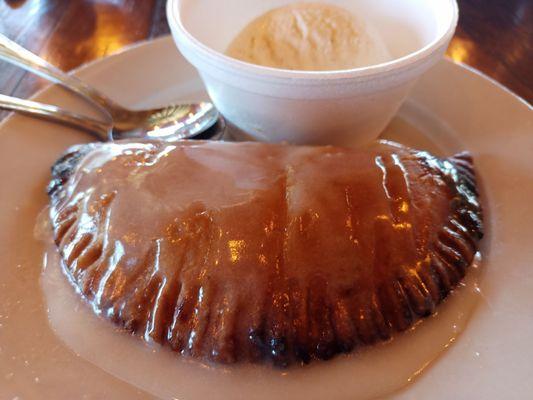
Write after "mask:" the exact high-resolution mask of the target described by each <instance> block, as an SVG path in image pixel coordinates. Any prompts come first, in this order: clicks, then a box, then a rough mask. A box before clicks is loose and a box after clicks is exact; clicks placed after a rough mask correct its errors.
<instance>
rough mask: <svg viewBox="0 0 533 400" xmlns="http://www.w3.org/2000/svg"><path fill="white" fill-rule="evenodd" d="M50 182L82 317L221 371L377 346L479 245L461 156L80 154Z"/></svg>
mask: <svg viewBox="0 0 533 400" xmlns="http://www.w3.org/2000/svg"><path fill="white" fill-rule="evenodd" d="M54 178H55V179H54V181H53V182H52V184H51V186H50V193H51V197H52V208H51V219H52V222H53V225H54V233H55V240H56V243H57V244H58V247H59V249H60V251H61V253H62V257H63V260H64V262H65V267H66V271H67V272H68V274H69V275H70V278H71V280H72V281H73V282H74V283H75V285H76V286H78V287H79V289H80V291H81V292H82V293H83V294H84V296H85V297H86V298H87V299H88V300H89V301H90V302H91V304H92V306H93V308H94V309H95V310H96V311H97V312H101V313H103V314H104V315H106V316H107V317H108V318H110V319H112V320H113V321H114V322H116V323H118V324H120V325H123V326H124V327H125V328H126V329H128V330H131V331H133V332H137V333H139V334H140V335H142V336H144V337H145V339H146V340H154V341H156V342H159V343H166V344H168V345H170V347H171V348H172V349H173V350H175V351H178V352H180V353H182V354H187V355H191V356H193V357H200V358H208V359H212V360H215V361H220V362H236V361H253V362H257V361H259V360H263V359H270V360H272V361H274V362H275V363H277V364H280V365H287V364H289V363H291V362H293V361H296V360H298V361H303V362H308V361H309V360H310V359H312V358H323V359H326V358H330V357H331V356H333V355H335V354H337V353H339V352H349V351H351V350H352V349H354V348H356V347H359V346H362V345H367V344H371V343H375V342H377V341H382V340H387V339H389V338H390V337H391V335H392V334H393V333H394V332H395V331H402V330H405V329H407V328H408V327H410V326H412V324H413V323H414V322H415V321H416V320H417V319H419V318H420V317H424V316H427V315H430V314H431V313H432V312H433V311H434V309H435V306H436V304H438V303H439V302H440V301H441V300H442V299H443V298H445V297H446V296H447V294H448V293H449V292H450V290H452V289H453V288H454V287H455V286H456V285H457V284H458V282H459V281H460V280H461V278H462V277H463V276H464V274H465V271H466V267H467V266H468V265H469V264H470V263H471V262H472V260H473V258H474V254H475V253H476V251H477V242H478V240H479V239H480V238H481V235H482V227H481V210H480V207H479V204H478V202H477V191H476V187H475V177H474V172H473V169H472V161H471V159H470V157H469V156H468V155H464V154H462V155H458V156H456V157H454V158H450V159H449V160H439V159H436V158H434V157H432V156H431V155H429V154H427V153H422V152H415V151H413V150H411V149H408V148H405V147H403V146H400V145H396V144H393V143H385V142H382V143H377V144H375V145H373V146H371V147H370V148H368V149H364V150H354V149H344V148H334V147H291V146H282V145H270V144H253V143H239V144H229V143H209V142H203V143H198V142H182V143H179V144H176V145H168V144H160V143H138V142H135V143H133V142H122V143H113V144H99V145H86V146H81V147H79V148H77V149H74V150H73V151H72V152H71V153H69V154H67V155H66V156H65V157H64V158H63V159H62V160H60V162H59V163H58V164H56V166H55V168H54Z"/></svg>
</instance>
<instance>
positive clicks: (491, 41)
mask: <svg viewBox="0 0 533 400" xmlns="http://www.w3.org/2000/svg"><path fill="white" fill-rule="evenodd" d="M431 1H436V0H431ZM458 2H459V5H460V10H461V17H460V21H459V28H458V30H457V34H456V35H455V37H454V39H453V41H452V43H451V45H450V47H449V49H448V55H449V56H450V57H451V58H453V59H454V60H457V61H461V62H463V63H466V64H468V65H471V66H472V67H474V68H477V69H479V70H480V71H482V72H484V73H485V74H487V75H489V76H490V77H492V78H494V79H495V80H497V81H499V82H500V83H502V84H504V85H505V86H507V87H509V88H510V89H511V90H512V91H514V92H515V93H517V94H518V95H519V96H521V97H523V98H524V99H525V100H527V101H528V102H529V103H533V0H458ZM165 3H166V0H112V1H111V0H0V32H1V33H3V34H5V35H7V36H8V37H10V38H11V39H13V40H15V41H16V42H18V43H19V44H21V45H23V46H25V47H26V48H28V49H30V50H31V51H33V52H35V53H37V54H39V55H41V56H42V57H43V58H45V59H47V60H48V61H50V62H51V63H53V64H55V65H57V66H59V67H60V68H62V69H64V70H70V69H72V68H76V67H77V66H79V65H81V64H83V63H86V62H88V61H91V60H94V59H96V58H99V57H104V56H106V55H108V54H111V53H113V52H116V51H117V50H119V49H121V48H122V47H124V46H127V45H129V44H132V43H135V42H137V41H140V40H144V39H151V38H155V37H158V36H161V35H165V34H167V33H168V31H169V30H168V26H167V22H166V17H165ZM45 84H46V82H45V81H43V80H42V79H40V78H38V77H36V76H34V75H32V74H28V73H25V72H24V71H22V70H21V69H19V68H16V67H13V66H10V65H7V64H4V63H0V93H3V94H9V95H13V96H18V97H29V96H31V95H32V94H33V93H34V92H35V91H37V90H38V89H39V88H41V87H42V86H43V85H45Z"/></svg>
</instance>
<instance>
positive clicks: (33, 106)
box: [0, 94, 225, 142]
mask: <svg viewBox="0 0 533 400" xmlns="http://www.w3.org/2000/svg"><path fill="white" fill-rule="evenodd" d="M0 109H4V110H10V111H17V112H20V113H23V114H27V115H30V116H32V117H37V118H41V119H45V120H48V121H52V122H57V123H60V124H63V125H69V126H73V127H75V128H78V129H82V130H84V131H86V132H89V133H90V134H92V135H93V136H95V137H96V138H97V139H98V140H101V141H104V142H105V141H108V140H109V139H110V137H111V134H112V129H113V127H112V125H111V123H110V122H102V121H99V120H96V119H94V118H90V117H86V116H83V115H80V114H76V113H74V112H72V111H67V110H64V109H62V108H61V107H57V106H53V105H49V104H43V103H39V102H36V101H31V100H23V99H19V98H16V97H11V96H6V95H3V94H0ZM224 131H225V122H224V119H223V118H222V117H220V118H219V120H218V121H217V122H216V123H215V124H214V125H213V126H211V127H210V128H208V129H206V130H204V131H203V132H201V133H200V134H197V135H196V136H195V139H211V140H219V139H221V138H222V136H223V135H224ZM134 137H135V136H134ZM137 138H138V137H137ZM144 138H155V136H148V135H146V136H144ZM166 139H168V136H167V137H166Z"/></svg>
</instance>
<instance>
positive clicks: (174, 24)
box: [166, 0, 459, 81]
mask: <svg viewBox="0 0 533 400" xmlns="http://www.w3.org/2000/svg"><path fill="white" fill-rule="evenodd" d="M181 1H182V0H168V1H167V9H166V13H167V19H168V22H169V25H170V28H171V30H172V31H174V29H173V28H175V29H176V30H177V33H178V34H181V36H182V38H183V39H185V41H186V42H187V43H186V44H188V45H189V47H192V48H193V49H195V50H196V51H197V53H198V55H199V56H200V57H201V58H202V59H204V61H206V62H207V63H209V64H211V65H212V66H213V67H215V68H217V69H223V70H226V71H231V72H235V70H236V69H238V70H239V73H244V74H245V75H248V76H253V77H254V78H256V79H257V78H263V79H265V80H268V79H274V80H279V79H291V80H300V81H303V80H306V79H307V80H316V79H320V80H323V79H347V78H348V79H353V78H359V77H361V78H367V77H373V76H375V75H380V74H383V73H386V72H391V71H397V70H403V69H406V68H409V67H410V66H411V65H412V64H414V63H416V62H417V61H420V60H423V59H426V58H428V57H429V56H431V55H432V54H433V53H434V52H436V51H438V50H439V49H440V48H441V47H442V46H443V45H445V44H447V43H448V41H449V40H451V38H452V36H453V34H454V33H455V30H456V28H457V22H458V20H459V6H458V5H457V0H446V1H447V3H448V5H449V6H450V7H451V8H452V15H451V18H450V20H449V21H448V27H447V29H446V30H445V31H444V32H443V33H442V34H441V35H439V36H437V37H436V38H435V39H434V40H433V41H431V42H430V43H428V44H427V45H425V46H423V47H421V48H419V49H418V50H416V51H413V52H411V53H409V54H406V55H405V56H402V57H398V58H395V59H393V60H391V61H387V62H384V63H380V64H374V65H369V66H365V67H358V68H352V69H341V70H328V71H300V70H289V69H282V68H273V67H265V66H262V65H257V64H252V63H248V62H245V61H241V60H237V59H235V58H233V57H230V56H227V55H225V54H224V53H221V52H219V51H217V50H215V49H213V48H211V47H209V46H207V45H206V44H204V43H202V42H200V40H198V39H196V37H194V36H193V35H192V34H191V33H190V32H189V31H188V30H187V29H186V28H185V26H184V25H183V22H182V19H181V12H180V11H179V3H180V2H181ZM173 34H174V32H173Z"/></svg>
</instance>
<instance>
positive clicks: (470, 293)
mask: <svg viewBox="0 0 533 400" xmlns="http://www.w3.org/2000/svg"><path fill="white" fill-rule="evenodd" d="M479 261H480V258H479V257H476V261H475V263H474V264H473V265H472V266H471V267H470V268H469V271H468V273H467V275H466V278H465V279H464V281H463V283H462V284H461V285H460V286H459V287H458V288H456V289H455V290H454V292H453V293H452V294H451V295H450V296H449V297H448V299H446V300H445V301H444V302H443V303H442V304H441V305H440V306H439V307H438V309H437V313H436V314H435V315H433V316H431V317H429V318H427V319H425V320H423V321H420V322H418V323H417V324H416V325H415V326H413V327H412V328H411V329H409V330H408V331H406V332H404V333H401V334H398V335H396V336H395V337H394V338H393V339H392V340H390V341H389V342H386V343H382V344H378V345H375V346H372V347H368V348H364V349H361V350H358V351H355V352H354V353H352V354H350V355H342V356H338V357H336V358H334V359H332V360H329V361H315V362H312V363H311V364H310V365H306V366H293V367H290V368H287V369H276V368H273V367H271V366H260V365H249V364H242V365H239V364H238V365H231V366H228V365H215V364H207V363H203V362H200V361H197V360H193V359H190V358H184V357H182V356H180V355H179V354H177V353H174V352H172V351H170V350H169V349H168V348H165V347H162V346H159V345H150V344H147V343H145V342H143V341H142V340H140V339H139V338H137V337H134V336H131V335H129V334H128V333H126V332H124V331H121V330H120V329H118V328H117V327H115V326H114V325H113V324H112V323H110V322H108V321H106V320H104V319H103V318H100V317H98V316H97V315H95V313H94V312H93V310H92V309H91V308H90V306H89V305H88V304H87V303H85V302H84V301H83V299H82V298H81V296H80V295H79V294H77V293H76V291H75V289H74V287H73V286H72V285H71V284H70V282H69V281H68V279H67V277H66V276H65V274H64V273H63V271H62V270H61V268H62V267H61V261H60V257H59V255H58V253H57V251H56V249H55V247H54V246H53V245H52V244H49V245H48V246H47V251H46V254H45V257H44V268H43V274H42V279H41V286H42V289H43V292H44V295H45V300H46V303H47V306H48V320H49V323H50V327H51V328H52V330H53V331H54V333H55V334H56V335H57V336H58V337H59V338H60V339H61V340H62V341H63V343H64V344H65V345H66V346H67V347H69V348H70V349H71V350H72V351H74V352H75V353H76V354H77V355H78V356H79V357H81V358H82V359H85V360H86V361H87V362H89V363H91V364H94V365H96V366H97V367H99V368H101V369H102V370H104V371H106V372H107V373H109V374H111V375H113V376H114V377H116V378H119V379H120V380H122V381H124V382H126V383H128V384H129V385H132V386H134V387H137V388H139V389H141V390H143V391H145V392H147V393H150V394H152V395H154V396H157V397H159V398H162V399H180V400H187V399H204V398H208V399H213V400H216V399H250V400H252V399H265V400H266V399H273V398H280V399H281V398H290V399H324V398H331V399H354V398H357V399H361V400H365V399H373V398H376V397H382V396H385V395H388V394H391V393H394V392H395V391H398V390H399V389H401V388H403V387H405V386H406V385H408V384H409V383H410V382H412V381H413V380H414V379H415V378H416V377H417V376H418V375H419V374H421V373H422V372H423V371H424V370H425V369H426V368H428V367H429V366H430V365H432V363H433V362H435V361H436V360H437V359H438V358H439V357H440V356H441V355H442V353H443V352H444V351H445V350H446V348H447V347H448V346H450V345H451V344H452V343H453V342H454V341H455V340H456V339H457V338H458V336H459V335H460V333H461V332H462V331H463V330H464V329H465V326H466V325H467V322H468V320H469V318H470V315H471V314H472V312H473V310H474V309H475V306H476V304H477V302H478V299H479V298H480V294H481V293H480V290H479V287H478V284H477V282H478V279H479V274H480V267H479ZM93 384H94V385H96V386H97V385H99V382H97V381H95V382H93Z"/></svg>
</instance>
